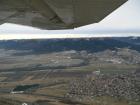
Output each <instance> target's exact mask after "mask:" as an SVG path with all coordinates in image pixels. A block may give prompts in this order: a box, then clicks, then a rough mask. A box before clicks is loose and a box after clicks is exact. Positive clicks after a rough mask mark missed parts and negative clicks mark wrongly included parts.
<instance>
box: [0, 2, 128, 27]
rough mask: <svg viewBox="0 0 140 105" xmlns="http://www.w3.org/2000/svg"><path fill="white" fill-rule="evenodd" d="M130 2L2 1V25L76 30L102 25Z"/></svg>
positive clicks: (0, 20)
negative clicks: (82, 27)
mask: <svg viewBox="0 0 140 105" xmlns="http://www.w3.org/2000/svg"><path fill="white" fill-rule="evenodd" d="M126 1H128V0H0V24H3V23H15V24H21V25H27V26H32V27H37V28H40V29H50V30H55V29H57V30H59V29H73V28H76V27H80V26H84V25H88V24H92V23H98V22H100V21H101V20H102V19H104V18H105V17H106V16H107V15H109V14H110V13H112V12H113V11H114V10H116V9H117V8H118V7H120V6H121V5H122V4H123V3H125V2H126Z"/></svg>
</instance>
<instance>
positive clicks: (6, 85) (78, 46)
mask: <svg viewBox="0 0 140 105" xmlns="http://www.w3.org/2000/svg"><path fill="white" fill-rule="evenodd" d="M0 105H140V37H124V38H122V37H113V38H85V39H38V40H3V41H0Z"/></svg>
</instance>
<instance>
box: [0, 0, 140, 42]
mask: <svg viewBox="0 0 140 105" xmlns="http://www.w3.org/2000/svg"><path fill="white" fill-rule="evenodd" d="M60 34H61V35H60ZM85 36H88V37H98V36H99V37H100V36H140V0H128V2H127V3H125V4H124V5H122V6H121V7H120V8H118V9H117V10H115V11H114V12H113V13H111V14H110V15H109V16H107V17H106V18H105V19H103V20H102V21H101V22H99V23H94V24H91V25H87V26H83V27H80V28H76V29H74V30H73V29H72V30H56V31H54V30H51V31H50V30H41V29H37V28H33V27H28V26H21V25H16V24H9V23H5V24H3V25H1V26H0V39H6V38H7V39H8V38H9V39H10V38H19V39H20V38H23V39H24V38H25V39H26V38H27V39H28V38H51V37H52V38H55V37H59V38H63V37H64V38H65V37H85Z"/></svg>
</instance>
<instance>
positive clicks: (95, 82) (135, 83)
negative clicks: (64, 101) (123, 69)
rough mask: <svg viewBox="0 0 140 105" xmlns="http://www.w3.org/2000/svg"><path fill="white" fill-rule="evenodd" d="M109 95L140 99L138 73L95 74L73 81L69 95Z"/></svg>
mask: <svg viewBox="0 0 140 105" xmlns="http://www.w3.org/2000/svg"><path fill="white" fill-rule="evenodd" d="M100 96H109V97H114V98H117V99H126V100H130V101H140V77H139V75H138V73H132V74H119V75H118V74H116V75H111V76H110V75H101V74H100V75H97V76H95V75H94V78H93V77H92V78H89V77H88V78H87V77H86V78H84V79H83V78H82V79H78V80H75V81H72V82H71V83H70V86H69V92H68V93H67V97H69V98H73V99H75V98H78V97H79V98H84V97H91V98H94V97H100Z"/></svg>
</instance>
